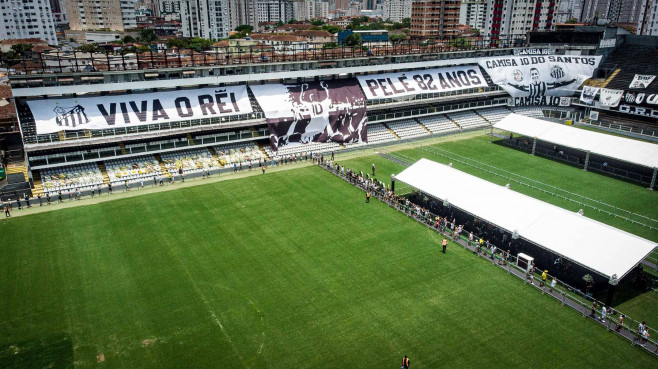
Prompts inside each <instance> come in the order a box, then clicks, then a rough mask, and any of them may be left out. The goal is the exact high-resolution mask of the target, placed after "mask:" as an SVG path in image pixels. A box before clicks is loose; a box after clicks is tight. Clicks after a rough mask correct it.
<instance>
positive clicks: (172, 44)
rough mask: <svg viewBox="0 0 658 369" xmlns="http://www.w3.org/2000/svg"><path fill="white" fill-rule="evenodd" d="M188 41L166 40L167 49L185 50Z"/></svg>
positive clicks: (181, 39)
mask: <svg viewBox="0 0 658 369" xmlns="http://www.w3.org/2000/svg"><path fill="white" fill-rule="evenodd" d="M188 43H189V42H188V41H187V40H185V39H183V38H170V39H169V40H167V47H168V48H170V49H173V48H178V49H185V48H187V45H188Z"/></svg>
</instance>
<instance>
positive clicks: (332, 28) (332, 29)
mask: <svg viewBox="0 0 658 369" xmlns="http://www.w3.org/2000/svg"><path fill="white" fill-rule="evenodd" d="M322 29H323V30H325V31H327V32H329V33H331V34H336V33H338V32H340V31H342V30H343V29H342V28H340V27H338V26H332V25H331V24H324V25H322Z"/></svg>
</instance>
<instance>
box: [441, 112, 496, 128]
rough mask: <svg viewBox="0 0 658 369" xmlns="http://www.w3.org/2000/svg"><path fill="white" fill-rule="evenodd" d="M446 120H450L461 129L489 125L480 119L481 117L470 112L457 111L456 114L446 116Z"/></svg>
mask: <svg viewBox="0 0 658 369" xmlns="http://www.w3.org/2000/svg"><path fill="white" fill-rule="evenodd" d="M448 118H450V119H452V120H453V121H454V122H455V123H457V124H458V125H459V127H461V129H469V128H477V127H485V126H489V125H490V124H489V123H487V121H486V120H484V119H482V117H481V116H479V115H477V114H475V113H474V112H472V111H470V110H464V111H458V112H456V113H450V114H448Z"/></svg>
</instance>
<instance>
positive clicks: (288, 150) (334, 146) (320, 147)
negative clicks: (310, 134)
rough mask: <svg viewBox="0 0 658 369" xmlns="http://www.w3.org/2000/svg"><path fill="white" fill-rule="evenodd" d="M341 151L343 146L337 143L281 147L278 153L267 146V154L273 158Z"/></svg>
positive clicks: (312, 143)
mask: <svg viewBox="0 0 658 369" xmlns="http://www.w3.org/2000/svg"><path fill="white" fill-rule="evenodd" d="M340 149H342V146H341V145H340V144H338V143H336V142H311V143H309V144H306V145H293V146H285V147H280V148H279V150H278V151H277V152H273V151H272V149H271V148H270V147H269V146H266V147H265V152H266V153H267V155H268V156H269V157H270V158H272V157H277V156H278V157H283V156H287V155H293V154H302V153H314V152H328V151H338V150H340Z"/></svg>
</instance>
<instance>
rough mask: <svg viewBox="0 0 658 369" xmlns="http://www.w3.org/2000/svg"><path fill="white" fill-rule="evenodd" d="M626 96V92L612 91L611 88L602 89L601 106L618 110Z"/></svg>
mask: <svg viewBox="0 0 658 369" xmlns="http://www.w3.org/2000/svg"><path fill="white" fill-rule="evenodd" d="M622 96H624V90H611V89H609V88H602V89H601V96H600V97H599V105H600V106H606V107H610V108H616V107H617V106H618V105H619V102H620V101H621V98H622Z"/></svg>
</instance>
